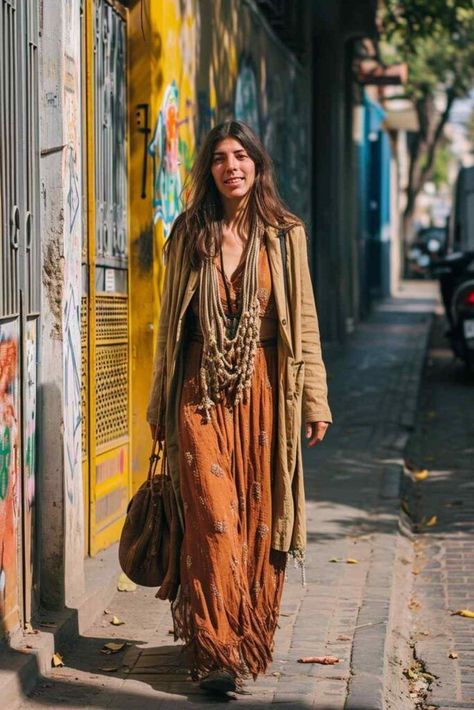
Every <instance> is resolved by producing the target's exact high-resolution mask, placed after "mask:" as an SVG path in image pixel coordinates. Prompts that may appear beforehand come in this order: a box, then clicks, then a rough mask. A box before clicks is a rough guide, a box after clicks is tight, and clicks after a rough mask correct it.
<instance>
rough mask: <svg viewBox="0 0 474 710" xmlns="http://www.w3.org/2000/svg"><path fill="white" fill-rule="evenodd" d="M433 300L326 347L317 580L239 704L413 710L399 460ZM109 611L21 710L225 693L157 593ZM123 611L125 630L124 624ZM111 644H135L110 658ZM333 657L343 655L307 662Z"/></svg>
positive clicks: (377, 315) (115, 603)
mask: <svg viewBox="0 0 474 710" xmlns="http://www.w3.org/2000/svg"><path fill="white" fill-rule="evenodd" d="M421 287H422V288H425V287H426V285H425V284H421ZM432 309H433V301H432V300H430V293H429V292H428V293H427V294H426V296H424V295H423V294H422V297H419V294H418V293H417V292H416V291H415V292H414V297H413V298H407V297H405V298H401V299H397V300H392V301H387V302H385V303H384V304H382V306H381V307H380V308H378V309H377V310H376V311H375V312H374V314H373V315H372V316H371V318H370V319H368V320H367V321H366V322H365V323H363V324H362V325H360V326H359V328H358V330H357V333H356V334H355V335H354V336H353V337H352V339H351V340H350V341H349V343H348V345H347V346H346V347H344V348H332V349H328V350H327V353H326V360H327V364H328V373H329V388H330V400H331V404H332V407H333V413H334V418H335V422H336V423H335V425H334V426H333V427H332V428H331V430H330V432H329V434H328V436H327V439H326V441H325V442H324V444H323V445H322V446H320V447H319V448H318V450H317V451H312V450H307V449H305V476H306V489H307V499H308V533H309V534H308V554H307V568H306V577H307V586H306V587H302V586H301V583H300V578H299V574H298V571H297V570H293V569H291V568H290V570H289V574H288V581H287V584H286V588H285V592H284V598H283V604H282V610H281V611H282V613H281V619H280V629H279V631H278V633H277V637H276V647H275V653H274V663H273V666H272V668H271V669H270V671H269V672H268V674H267V675H266V676H265V677H263V678H260V679H259V680H258V681H257V683H255V684H254V683H252V682H250V683H248V685H247V687H248V690H249V691H250V693H251V694H249V695H239V696H237V701H236V702H238V704H239V706H243V707H246V708H262V707H266V706H267V705H270V704H275V705H276V707H278V708H281V709H282V710H284V709H285V710H286V709H288V710H289V709H290V708H291V709H292V710H298V709H299V708H309V707H311V708H316V709H317V710H343V708H345V709H346V710H375V709H379V708H382V707H384V705H383V698H384V697H389V698H395V700H394V701H393V702H392V701H390V702H391V704H389V705H388V707H391V708H397V707H399V708H408V707H411V705H406V704H403V702H405V701H404V700H403V701H401V704H399V705H398V706H397V704H396V703H397V699H396V698H400V697H402V696H403V697H404V698H406V697H407V696H406V692H407V688H402V687H400V688H398V687H391V688H389V689H388V688H387V684H388V685H390V686H392V685H393V683H392V682H391V680H390V679H391V677H392V675H393V677H395V678H399V676H401V672H400V668H399V665H397V664H399V663H400V662H401V661H400V660H399V659H397V649H396V648H395V647H394V645H393V633H392V632H393V628H394V624H395V625H396V623H397V614H398V605H399V604H400V600H401V599H403V587H404V585H403V574H405V570H404V568H403V565H402V566H400V564H399V563H398V562H397V560H398V559H399V557H400V550H399V546H400V544H403V543H402V542H401V541H400V536H399V535H398V534H397V529H398V512H399V483H400V474H401V466H400V462H401V459H402V451H403V449H404V447H405V444H406V440H407V436H408V428H409V427H411V426H413V423H414V417H415V408H416V401H417V391H418V384H419V378H420V374H421V367H422V363H423V358H424V353H425V347H426V339H427V335H428V332H429V327H430V322H431V312H432ZM347 560H353V562H351V563H348V562H347ZM400 575H401V576H400ZM394 582H396V585H397V586H396V588H394ZM398 585H399V586H398ZM107 611H108V612H110V613H108V614H101V615H99V617H98V618H97V619H96V620H95V621H93V620H92V619H91V622H92V621H93V623H92V625H91V626H90V628H89V630H88V631H87V633H86V634H84V635H82V636H81V637H80V638H79V639H78V640H77V642H76V643H74V645H73V646H72V647H70V648H69V649H59V650H60V652H61V651H64V663H65V666H64V668H58V669H55V670H53V671H51V674H50V675H49V677H48V678H45V679H43V680H42V681H41V682H40V683H38V685H37V687H36V688H35V690H34V691H33V693H32V694H31V697H30V699H28V700H25V701H24V702H23V703H22V704H21V705H20V707H21V708H41V707H54V708H57V709H58V710H59V709H60V708H66V707H67V708H71V707H74V708H84V707H87V708H108V707H113V708H116V709H120V708H124V709H125V708H130V709H132V708H133V709H134V710H135V709H136V708H140V710H147V709H148V708H153V710H168V709H170V710H171V709H173V708H174V709H175V708H178V707H182V706H183V704H185V703H186V702H187V701H189V702H190V703H192V704H193V707H195V708H196V710H199V708H207V707H209V705H212V704H214V703H215V702H216V701H213V700H212V699H209V698H207V697H203V695H202V693H201V691H199V689H198V688H196V686H195V684H193V683H192V682H191V681H190V680H189V679H188V678H187V675H186V672H185V671H184V670H183V669H182V667H181V666H180V658H179V654H178V648H177V647H176V646H175V645H174V644H173V641H172V636H171V635H170V634H169V629H170V628H171V623H170V614H169V611H168V606H167V604H165V603H162V602H159V601H158V600H156V599H154V594H153V591H149V590H145V589H139V590H137V591H135V592H129V593H118V592H117V593H116V595H115V596H114V598H113V599H112V601H111V602H110V604H109V605H108V610H107ZM112 615H116V616H117V617H118V618H119V619H120V620H122V621H123V622H124V625H123V626H113V625H111V619H112ZM399 635H400V633H399ZM110 641H120V642H125V643H127V644H129V645H127V646H125V647H124V649H123V650H122V651H120V652H118V653H117V654H114V655H111V656H104V655H102V654H101V653H100V649H101V648H102V647H103V646H104V644H105V643H107V642H110ZM326 654H328V655H334V656H337V657H339V659H340V662H339V663H338V664H337V665H333V666H322V665H316V664H300V663H298V662H297V659H298V658H299V657H301V656H307V655H326ZM395 666H396V669H397V672H396V673H395V674H393V673H391V671H392V669H393V667H395ZM384 681H385V683H384ZM384 685H385V687H384ZM404 694H405V695H404ZM395 696H396V697H395Z"/></svg>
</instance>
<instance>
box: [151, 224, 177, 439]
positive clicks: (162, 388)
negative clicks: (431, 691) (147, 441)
mask: <svg viewBox="0 0 474 710" xmlns="http://www.w3.org/2000/svg"><path fill="white" fill-rule="evenodd" d="M169 238H170V239H171V236H170V237H169ZM175 263H176V238H174V239H173V241H172V242H171V244H170V250H169V254H168V261H167V265H166V270H165V277H164V282H163V293H162V300H161V308H160V318H159V324H158V336H157V340H156V350H155V356H154V360H153V371H152V382H151V392H150V398H149V402H148V409H147V413H146V418H147V421H148V422H149V423H150V424H152V425H153V426H156V425H157V424H160V426H162V427H163V425H164V422H165V411H166V343H167V337H168V327H169V318H170V306H171V297H172V290H173V284H172V281H173V280H172V278H171V275H172V274H173V273H174V267H175Z"/></svg>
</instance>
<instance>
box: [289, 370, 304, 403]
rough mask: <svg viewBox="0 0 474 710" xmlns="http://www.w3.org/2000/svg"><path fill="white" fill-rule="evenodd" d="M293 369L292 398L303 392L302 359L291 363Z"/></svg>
mask: <svg viewBox="0 0 474 710" xmlns="http://www.w3.org/2000/svg"><path fill="white" fill-rule="evenodd" d="M291 370H292V371H293V393H294V398H295V399H298V398H300V397H301V395H302V393H303V387H304V360H296V361H293V362H292V363H291Z"/></svg>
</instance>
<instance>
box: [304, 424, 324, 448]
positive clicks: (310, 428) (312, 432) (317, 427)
mask: <svg viewBox="0 0 474 710" xmlns="http://www.w3.org/2000/svg"><path fill="white" fill-rule="evenodd" d="M328 426H329V424H328V422H306V438H307V439H309V441H308V446H315V444H319V442H320V441H322V440H323V439H324V437H325V436H326V432H327V430H328Z"/></svg>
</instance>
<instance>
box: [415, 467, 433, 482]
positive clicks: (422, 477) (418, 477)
mask: <svg viewBox="0 0 474 710" xmlns="http://www.w3.org/2000/svg"><path fill="white" fill-rule="evenodd" d="M413 475H414V478H415V481H426V479H427V478H428V476H429V475H430V474H429V471H428V470H427V469H426V468H422V469H421V471H415V473H414V474H413Z"/></svg>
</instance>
